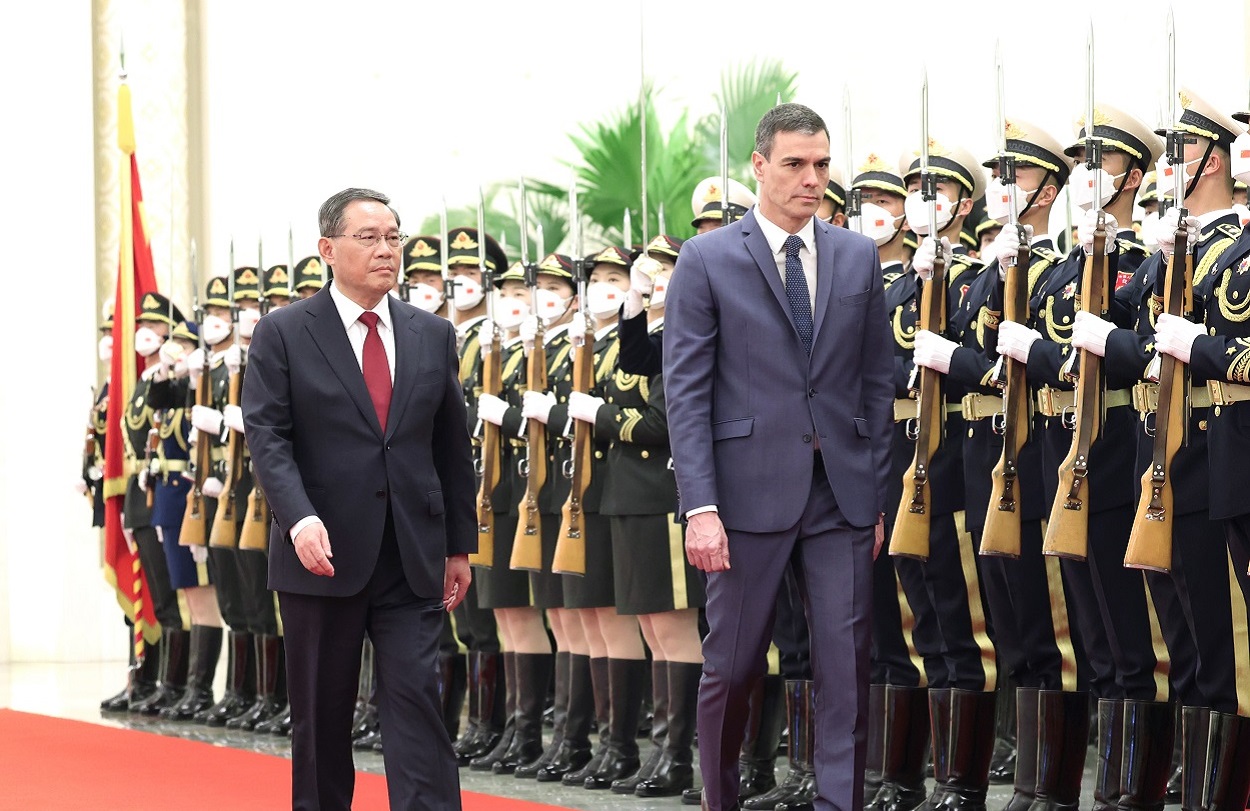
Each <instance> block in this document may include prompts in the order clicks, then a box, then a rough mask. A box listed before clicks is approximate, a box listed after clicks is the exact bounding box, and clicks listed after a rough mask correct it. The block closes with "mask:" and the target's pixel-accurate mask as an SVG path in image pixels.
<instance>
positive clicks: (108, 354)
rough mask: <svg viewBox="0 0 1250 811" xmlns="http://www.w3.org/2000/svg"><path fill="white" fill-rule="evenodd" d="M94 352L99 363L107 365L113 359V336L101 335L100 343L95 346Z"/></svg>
mask: <svg viewBox="0 0 1250 811" xmlns="http://www.w3.org/2000/svg"><path fill="white" fill-rule="evenodd" d="M96 352H98V353H99V357H100V363H108V362H109V361H111V360H112V359H113V336H112V335H101V336H100V342H99V343H98V344H96Z"/></svg>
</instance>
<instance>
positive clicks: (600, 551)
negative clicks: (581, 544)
mask: <svg viewBox="0 0 1250 811" xmlns="http://www.w3.org/2000/svg"><path fill="white" fill-rule="evenodd" d="M585 521H586V574H585V575H575V574H566V575H562V577H563V580H564V607H565V608H611V607H612V606H614V605H616V598H615V593H614V586H613V583H614V581H615V577H614V575H613V572H612V527H611V523H610V521H609V519H608V517H607V516H606V515H600V514H599V513H586V515H585Z"/></svg>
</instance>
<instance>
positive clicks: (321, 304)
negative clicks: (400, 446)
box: [305, 287, 398, 438]
mask: <svg viewBox="0 0 1250 811" xmlns="http://www.w3.org/2000/svg"><path fill="white" fill-rule="evenodd" d="M305 312H306V313H307V314H308V321H307V325H306V328H307V330H308V334H309V336H310V337H311V338H312V340H313V343H315V344H316V345H317V348H318V349H319V350H321V354H322V355H323V356H324V357H325V359H326V362H327V363H329V364H330V368H331V369H332V370H333V371H334V375H335V376H336V377H337V378H338V379H339V382H340V383H342V384H343V388H344V389H346V390H347V394H348V395H349V396H350V397H351V398H352V402H354V403H355V404H356V408H357V409H358V410H359V411H360V414H361V416H363V417H364V418H365V419H366V420H367V421H368V422H369V425H370V426H371V427H372V428H373V431H374V433H376V434H377V435H378V437H379V438H380V437H381V436H382V425H381V424H380V423H379V422H378V412H377V410H376V409H374V407H373V400H372V398H370V397H369V389H368V388H366V387H365V376H364V374H363V373H362V372H361V371H360V363H359V362H358V361H357V360H356V353H355V352H353V351H352V345H351V342H350V341H348V340H347V331H346V330H344V329H343V321H342V320H341V319H340V318H339V311H338V308H337V307H335V306H334V299H332V298H330V288H328V287H326V288H324V289H323V290H322V291H321V292H320V293H318V294H317V295H316V296H315V297H314V298H313V301H312V303H311V304H310V305H309V306H308V309H307V310H306V311H305ZM396 368H397V369H398V364H396Z"/></svg>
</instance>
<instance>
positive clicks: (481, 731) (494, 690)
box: [456, 652, 508, 771]
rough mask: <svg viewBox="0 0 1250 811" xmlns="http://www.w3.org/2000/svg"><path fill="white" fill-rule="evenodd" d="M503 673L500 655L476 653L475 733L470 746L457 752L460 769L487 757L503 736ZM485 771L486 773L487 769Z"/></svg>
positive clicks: (505, 710)
mask: <svg viewBox="0 0 1250 811" xmlns="http://www.w3.org/2000/svg"><path fill="white" fill-rule="evenodd" d="M506 670H507V668H506V665H505V659H504V654H502V653H482V652H479V653H478V699H477V702H478V710H477V711H478V733H477V735H476V736H475V737H474V739H473V741H472V745H471V746H468V747H467V748H466V750H465V751H463V752H460V753H457V757H456V759H457V762H459V763H460V764H461V765H462V766H469V765H471V764H472V763H473V761H475V760H477V759H479V758H483V757H487V756H489V755H490V753H491V752H493V751H494V750H495V748H496V747H497V746H498V745H499V742H500V740H501V739H502V738H503V736H504V731H505V729H506V726H507V721H508V713H507V704H508V690H507V675H506ZM501 754H502V752H501ZM486 768H487V770H488V771H489V769H490V766H489V765H488V766H487V767H486Z"/></svg>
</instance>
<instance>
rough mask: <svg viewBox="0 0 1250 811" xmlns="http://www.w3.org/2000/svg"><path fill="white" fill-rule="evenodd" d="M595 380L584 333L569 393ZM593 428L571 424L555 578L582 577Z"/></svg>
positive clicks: (591, 346) (590, 343)
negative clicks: (569, 483)
mask: <svg viewBox="0 0 1250 811" xmlns="http://www.w3.org/2000/svg"><path fill="white" fill-rule="evenodd" d="M594 376H595V336H594V332H592V331H589V330H588V331H587V332H586V335H585V336H584V338H583V339H582V345H581V346H579V347H577V348H576V349H575V350H574V354H573V391H580V392H582V393H583V394H586V393H589V392H590V389H591V387H592V386H593V384H594ZM593 433H594V428H593V426H591V424H590V423H588V422H584V421H582V420H574V421H573V455H572V457H571V458H570V460H569V467H570V471H569V472H570V473H571V474H572V475H571V476H570V478H571V479H572V487H571V489H570V490H569V497H568V500H566V501H565V502H564V508H563V509H562V510H561V511H560V535H559V537H558V538H557V539H556V551H555V557H554V558H553V559H552V562H551V571H552V572H554V573H556V574H581V575H584V574H586V515H585V512H584V511H583V505H582V499H583V498H584V497H585V495H586V488H587V487H589V486H590V464H591V461H590V456H591V447H590V446H591V440H592V437H593Z"/></svg>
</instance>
